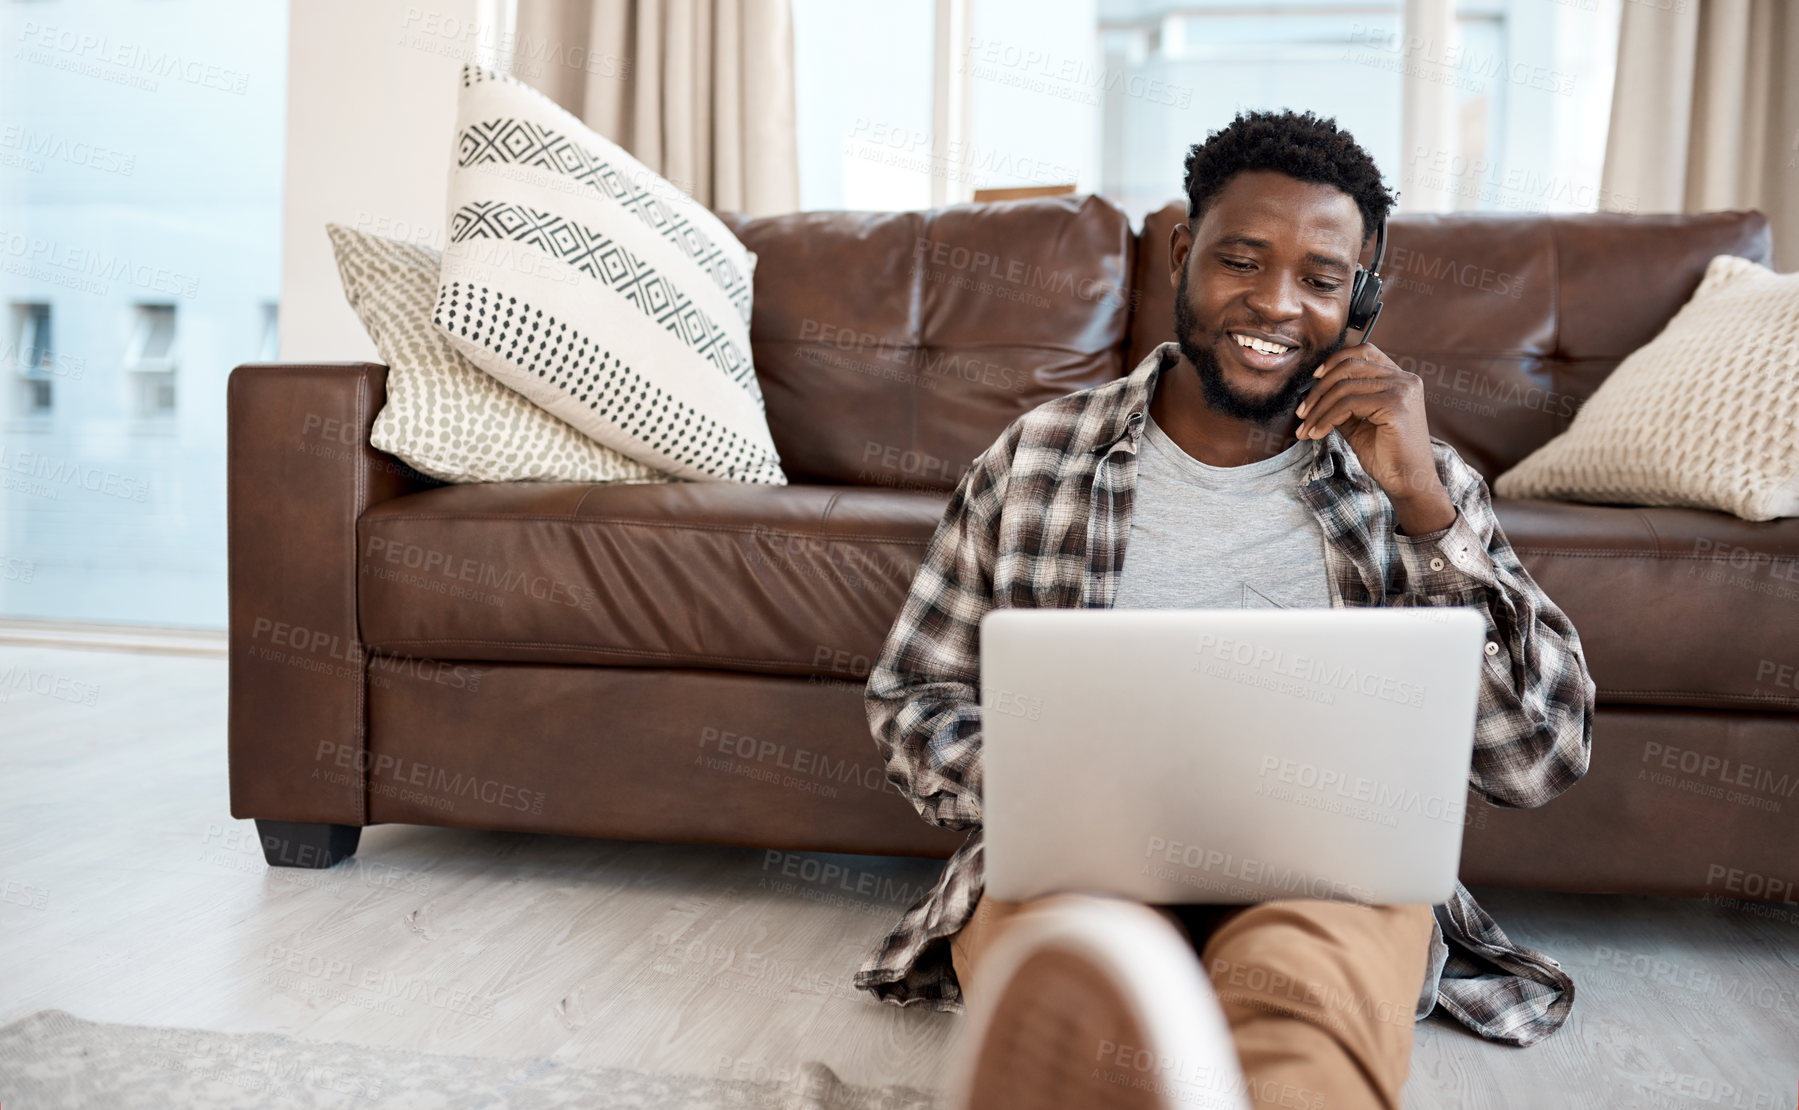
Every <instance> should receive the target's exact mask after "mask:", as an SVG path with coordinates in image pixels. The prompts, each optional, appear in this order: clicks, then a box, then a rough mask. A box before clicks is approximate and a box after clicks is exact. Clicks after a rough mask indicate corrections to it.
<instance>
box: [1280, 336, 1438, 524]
mask: <svg viewBox="0 0 1799 1110" xmlns="http://www.w3.org/2000/svg"><path fill="white" fill-rule="evenodd" d="M1315 376H1316V377H1317V378H1318V382H1317V384H1315V385H1313V386H1312V389H1311V391H1310V392H1308V393H1307V394H1306V395H1305V398H1304V399H1303V400H1302V401H1300V403H1299V408H1298V410H1297V412H1298V415H1299V416H1301V417H1303V418H1304V419H1303V420H1302V421H1301V423H1300V425H1299V430H1298V431H1297V432H1296V433H1295V435H1297V437H1298V438H1300V439H1323V438H1324V437H1325V436H1326V435H1328V434H1330V431H1331V429H1332V428H1335V429H1337V430H1338V431H1340V432H1342V433H1343V438H1344V439H1346V440H1348V441H1349V446H1350V448H1351V449H1352V450H1354V451H1355V456H1356V460H1357V461H1358V462H1360V463H1361V464H1362V469H1363V470H1366V471H1367V472H1368V473H1369V474H1370V475H1371V476H1373V478H1374V480H1375V481H1376V482H1379V483H1380V486H1381V489H1383V490H1385V491H1386V493H1387V500H1389V501H1391V502H1392V503H1393V515H1394V517H1395V519H1396V520H1397V522H1398V524H1399V530H1400V531H1401V532H1404V533H1405V534H1407V535H1412V536H1417V535H1423V534H1425V533H1428V532H1436V531H1440V530H1441V529H1444V528H1447V527H1449V526H1450V525H1451V524H1454V523H1455V515H1456V509H1455V502H1454V501H1452V500H1450V497H1449V491H1448V490H1446V489H1444V488H1443V482H1442V480H1441V479H1440V478H1438V477H1437V467H1436V463H1435V461H1434V460H1433V458H1432V456H1431V450H1430V426H1429V425H1428V424H1427V423H1426V421H1425V418H1424V379H1422V378H1420V377H1419V376H1418V375H1416V374H1413V373H1411V372H1410V371H1407V370H1402V369H1400V368H1399V367H1398V366H1397V365H1395V364H1394V362H1393V360H1392V359H1390V358H1388V357H1387V356H1386V355H1385V354H1384V353H1383V352H1382V351H1381V349H1380V348H1378V347H1376V346H1374V344H1372V343H1359V344H1357V345H1356V346H1354V347H1345V348H1343V349H1342V350H1340V351H1338V352H1336V353H1335V354H1333V355H1331V356H1330V357H1329V358H1327V359H1325V360H1324V363H1323V365H1321V366H1319V367H1318V370H1317V373H1316V375H1315Z"/></svg>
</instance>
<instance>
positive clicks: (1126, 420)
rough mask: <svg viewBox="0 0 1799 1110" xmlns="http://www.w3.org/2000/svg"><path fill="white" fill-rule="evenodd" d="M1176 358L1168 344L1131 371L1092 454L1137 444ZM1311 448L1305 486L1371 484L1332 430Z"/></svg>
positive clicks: (1172, 344) (1174, 347)
mask: <svg viewBox="0 0 1799 1110" xmlns="http://www.w3.org/2000/svg"><path fill="white" fill-rule="evenodd" d="M1180 357H1181V347H1180V344H1178V343H1175V342H1172V341H1170V342H1167V343H1164V344H1162V345H1161V346H1159V347H1157V348H1156V349H1155V350H1153V351H1151V352H1150V353H1149V357H1148V358H1146V359H1144V360H1143V362H1142V363H1141V364H1139V365H1138V367H1137V368H1136V369H1135V370H1133V371H1131V373H1130V375H1129V377H1127V378H1126V379H1125V386H1124V390H1123V391H1122V392H1121V393H1119V395H1118V403H1117V405H1116V406H1115V407H1114V409H1113V410H1112V412H1111V413H1110V415H1109V416H1108V417H1107V424H1106V430H1105V432H1104V433H1103V434H1102V436H1101V441H1100V444H1099V446H1098V447H1095V448H1094V449H1093V451H1094V454H1097V455H1106V454H1110V453H1111V452H1112V451H1113V450H1114V449H1115V448H1117V447H1118V445H1119V443H1120V441H1122V440H1123V439H1125V438H1126V437H1127V436H1128V437H1129V438H1130V441H1131V450H1132V451H1135V450H1136V449H1137V448H1138V446H1140V445H1141V443H1142V439H1143V426H1144V422H1145V421H1146V420H1147V419H1148V413H1149V400H1150V398H1151V397H1153V396H1155V391H1156V383H1157V382H1158V381H1160V380H1161V377H1162V371H1164V370H1166V369H1168V368H1170V367H1172V366H1173V365H1175V363H1177V362H1178V361H1179V360H1180ZM1313 448H1314V451H1313V455H1312V467H1311V469H1310V471H1308V472H1307V474H1306V481H1307V482H1308V483H1310V482H1316V481H1320V480H1322V479H1325V478H1329V477H1331V476H1333V475H1337V474H1341V475H1343V477H1344V479H1345V480H1346V481H1348V482H1349V483H1350V484H1351V485H1354V486H1366V485H1368V484H1370V482H1371V481H1372V479H1370V478H1369V477H1368V474H1367V472H1366V471H1364V470H1363V469H1362V466H1361V463H1360V461H1358V460H1357V459H1356V457H1355V452H1354V451H1353V450H1351V449H1350V447H1349V444H1348V443H1347V442H1346V441H1345V440H1344V439H1343V436H1342V434H1341V433H1339V432H1338V431H1337V430H1336V429H1334V428H1333V429H1332V430H1331V433H1330V434H1329V435H1327V436H1325V437H1324V438H1323V439H1321V440H1314V441H1313Z"/></svg>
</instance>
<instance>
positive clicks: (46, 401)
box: [9, 302, 56, 416]
mask: <svg viewBox="0 0 1799 1110" xmlns="http://www.w3.org/2000/svg"><path fill="white" fill-rule="evenodd" d="M9 354H10V355H11V358H10V360H9V361H11V363H12V364H13V369H14V371H15V373H16V374H17V376H18V383H17V384H18V409H17V411H18V413H19V414H20V415H22V416H46V415H48V414H49V412H50V406H51V403H52V402H53V400H54V392H53V390H52V388H51V385H52V383H51V371H52V370H53V368H54V367H55V365H56V352H55V348H54V347H53V346H52V344H51V337H50V306H49V305H47V304H43V303H29V302H28V303H24V304H14V305H13V306H12V342H11V350H10V352H9Z"/></svg>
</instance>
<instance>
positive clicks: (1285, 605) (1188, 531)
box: [1113, 413, 1331, 609]
mask: <svg viewBox="0 0 1799 1110" xmlns="http://www.w3.org/2000/svg"><path fill="white" fill-rule="evenodd" d="M1144 417H1145V420H1144V434H1143V449H1142V450H1141V451H1140V452H1139V453H1138V459H1137V494H1136V500H1135V502H1134V503H1133V505H1132V508H1131V535H1130V539H1129V540H1128V541H1127V542H1126V544H1125V550H1124V570H1123V571H1122V572H1121V573H1120V575H1119V578H1118V594H1117V600H1116V601H1115V602H1114V603H1113V607H1114V608H1118V609H1269V608H1276V609H1328V608H1329V607H1330V603H1331V602H1330V585H1329V582H1328V580H1327V578H1326V574H1327V572H1326V570H1325V565H1324V529H1323V528H1322V527H1320V526H1319V524H1318V518H1317V517H1315V516H1313V515H1312V510H1311V509H1309V508H1307V507H1306V504H1305V502H1303V501H1301V500H1300V499H1299V483H1300V481H1301V479H1303V478H1304V476H1305V474H1306V473H1307V470H1308V467H1309V464H1310V463H1311V462H1312V461H1313V458H1314V456H1315V454H1316V448H1317V441H1315V440H1309V439H1306V440H1298V441H1296V442H1295V443H1294V444H1293V446H1291V447H1289V448H1287V449H1286V450H1285V451H1282V452H1281V453H1280V454H1278V455H1275V456H1274V457H1272V458H1267V459H1263V460H1262V461H1261V462H1254V463H1249V464H1247V465H1245V466H1208V465H1207V464H1205V463H1202V462H1200V461H1199V460H1198V459H1196V458H1194V457H1193V456H1191V455H1189V454H1187V453H1186V452H1185V451H1183V450H1181V448H1180V445H1179V444H1177V443H1175V442H1174V440H1172V439H1169V438H1168V433H1166V432H1164V431H1163V430H1162V429H1161V427H1160V426H1158V425H1157V424H1156V422H1155V419H1154V418H1153V417H1150V416H1149V414H1148V413H1145V414H1144Z"/></svg>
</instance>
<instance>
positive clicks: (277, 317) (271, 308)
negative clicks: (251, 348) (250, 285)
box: [256, 301, 281, 362]
mask: <svg viewBox="0 0 1799 1110" xmlns="http://www.w3.org/2000/svg"><path fill="white" fill-rule="evenodd" d="M280 357H281V306H280V305H278V304H276V303H275V302H274V301H264V302H262V341H261V342H259V343H258V344H257V345H256V361H258V362H274V361H275V360H276V359H278V358H280Z"/></svg>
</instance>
